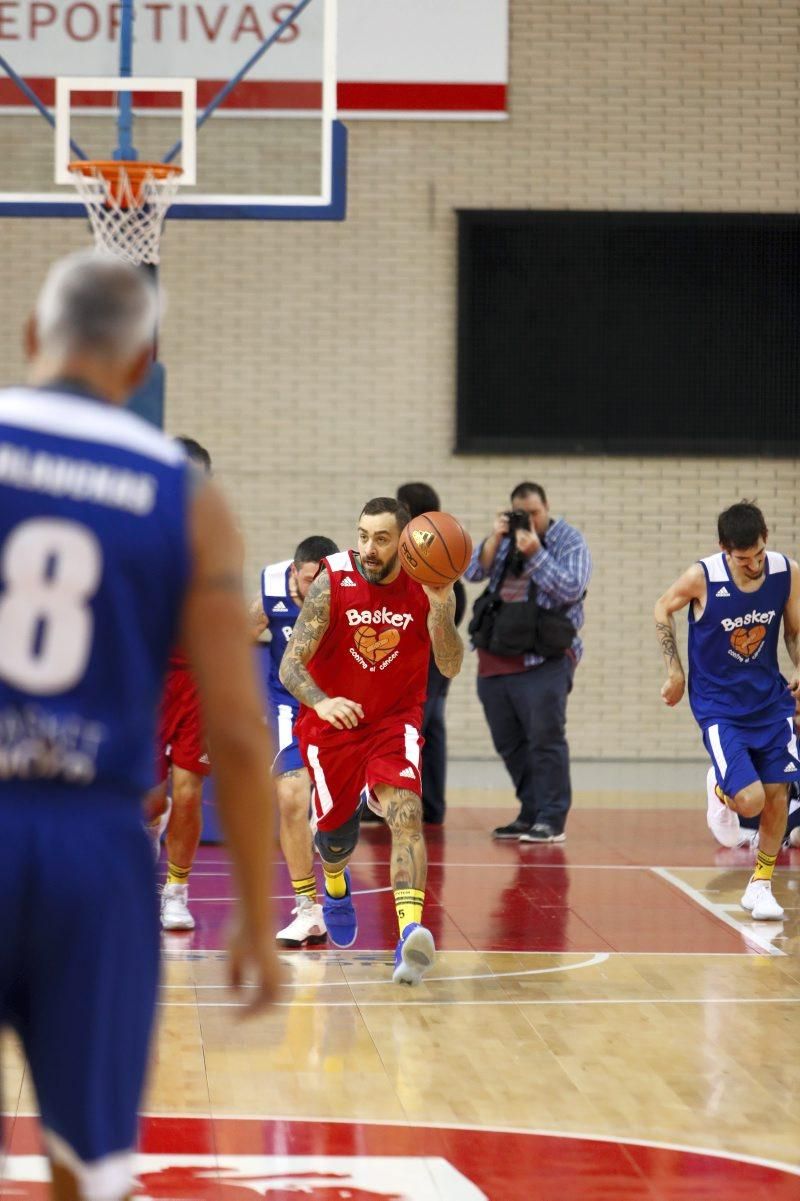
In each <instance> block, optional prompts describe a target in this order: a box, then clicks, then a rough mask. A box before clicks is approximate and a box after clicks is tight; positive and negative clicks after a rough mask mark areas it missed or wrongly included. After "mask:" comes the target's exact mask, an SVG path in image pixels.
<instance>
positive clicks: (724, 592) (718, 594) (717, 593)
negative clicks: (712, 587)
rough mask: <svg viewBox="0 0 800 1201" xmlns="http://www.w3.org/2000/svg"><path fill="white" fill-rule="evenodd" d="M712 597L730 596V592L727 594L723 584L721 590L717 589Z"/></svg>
mask: <svg viewBox="0 0 800 1201" xmlns="http://www.w3.org/2000/svg"><path fill="white" fill-rule="evenodd" d="M714 596H730V592H728V589H727V588H726V587H725V585H724V584H723V585H722V587H721V588H718V589H717V591H716V592H715V593H714Z"/></svg>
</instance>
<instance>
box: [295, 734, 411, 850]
mask: <svg viewBox="0 0 800 1201" xmlns="http://www.w3.org/2000/svg"><path fill="white" fill-rule="evenodd" d="M422 742H423V740H422V738H421V737H420V733H419V730H418V729H417V727H416V726H415V725H411V724H410V723H409V722H404V721H403V720H402V718H401V719H399V720H398V719H397V718H394V719H392V720H391V721H384V722H381V723H380V724H379V725H377V726H375V727H372V726H364V727H357V728H356V729H355V730H334V728H333V727H331V733H330V734H327V733H326V734H325V735H324V736H322V737H318V738H317V741H316V742H306V741H305V740H304V739H303V737H302V735H301V736H300V749H301V750H302V752H303V758H304V759H305V761H306V764H307V765H308V769H309V771H310V772H311V778H312V781H313V785H314V813H313V815H312V820H313V822H314V824H315V825H316V827H317V829H320V830H336V829H338V828H339V826H342V825H344V823H345V822H346V821H347V820H348V819H349V818H351V817H352V816H353V814H354V813H355V811H356V809H357V808H358V806H359V804H360V802H361V796H362V793H363V792H364V790H365V789H367V792H368V796H369V805H370V808H371V809H374V810H375V811H376V812H377V813H380V803H379V802H378V800H377V797H376V796H375V795H374V790H375V787H376V785H378V784H389V785H391V786H392V787H393V788H403V789H408V791H410V792H414V793H416V794H417V796H421V795H422V782H421V779H420V772H419V764H420V752H421V750H422Z"/></svg>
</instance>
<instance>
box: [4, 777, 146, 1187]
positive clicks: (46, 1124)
mask: <svg viewBox="0 0 800 1201" xmlns="http://www.w3.org/2000/svg"><path fill="white" fill-rule="evenodd" d="M0 913H2V915H3V937H2V938H0V1026H11V1027H13V1028H14V1029H15V1030H16V1031H17V1033H18V1034H19V1037H20V1040H21V1042H22V1045H23V1047H24V1050H25V1054H26V1056H27V1059H28V1063H29V1064H30V1069H31V1074H32V1076H33V1081H34V1084H35V1087H36V1093H37V1096H38V1100H39V1108H40V1112H41V1116H42V1127H43V1133H44V1137H45V1141H46V1143H47V1146H48V1150H49V1152H50V1154H51V1157H52V1158H53V1159H54V1160H56V1161H58V1162H61V1163H63V1164H64V1165H65V1166H66V1167H68V1168H69V1169H70V1170H72V1171H73V1172H74V1173H75V1174H76V1175H77V1176H78V1178H79V1180H80V1182H81V1186H82V1188H83V1190H84V1192H85V1195H86V1196H87V1197H90V1198H91V1197H94V1196H96V1195H102V1196H108V1195H119V1196H120V1197H121V1196H125V1195H126V1194H127V1191H128V1189H127V1187H126V1186H127V1183H128V1181H129V1180H130V1164H131V1160H130V1157H129V1153H130V1152H131V1151H132V1149H133V1147H134V1146H135V1143H136V1133H137V1110H138V1107H139V1102H140V1097H141V1092H142V1086H143V1081H144V1076H145V1069H146V1066H147V1059H148V1049H149V1045H150V1035H151V1030H152V1024H153V1015H154V1011H155V1002H156V988H157V984H158V960H159V928H158V905H157V897H156V889H155V874H154V866H153V857H152V852H151V850H150V845H149V842H148V839H147V836H146V834H145V833H144V830H143V828H142V824H141V820H140V814H139V806H138V804H137V803H136V802H135V801H132V800H131V799H130V798H127V799H124V800H122V799H120V798H118V797H112V796H109V797H108V798H95V799H92V800H91V802H89V801H87V799H86V798H82V797H81V796H80V794H79V793H77V792H76V796H75V798H74V799H73V798H72V797H71V796H66V797H65V795H64V793H63V792H61V791H60V792H59V794H58V795H57V796H45V795H44V794H33V793H32V791H31V790H30V789H25V790H20V792H18V793H16V795H15V790H14V789H13V788H12V787H10V786H8V785H5V786H3V787H2V788H1V789H0ZM104 1189H105V1190H107V1191H105V1192H104V1191H103V1190H104ZM117 1189H118V1192H117V1191H116V1190H117Z"/></svg>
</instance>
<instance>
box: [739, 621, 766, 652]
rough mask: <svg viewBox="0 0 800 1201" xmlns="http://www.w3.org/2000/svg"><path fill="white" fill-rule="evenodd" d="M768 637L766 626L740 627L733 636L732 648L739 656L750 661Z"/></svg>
mask: <svg viewBox="0 0 800 1201" xmlns="http://www.w3.org/2000/svg"><path fill="white" fill-rule="evenodd" d="M766 636H767V627H766V626H740V628H739V629H738V630H734V631H733V633H732V634H731V646H732V647H733V649H734V650H735V651H736V652H737V654H739V655H744V657H745V659H750V658H752V656H753V655H754V654H755V653H756V651H757V650H758V648H759V647H760V646H761V643H762V642H763V641H764V639H765V638H766Z"/></svg>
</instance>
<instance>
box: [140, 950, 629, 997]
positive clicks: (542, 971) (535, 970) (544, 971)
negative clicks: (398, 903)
mask: <svg viewBox="0 0 800 1201" xmlns="http://www.w3.org/2000/svg"><path fill="white" fill-rule="evenodd" d="M377 954H378V955H379V956H380V958H379V959H376V958H373V959H372V960H371V961H370V962H372V963H388V961H389V956H390V955H391V951H378V952H377ZM283 958H284V961H286V959H287V957H286V956H284V957H283ZM607 959H608V953H607V952H606V951H595V953H594V954H593V955H592V957H591V959H584V960H582V961H581V962H580V963H560V964H557V965H556V966H555V967H531V968H521V969H520V970H519V971H515V972H478V973H476V974H475V975H470V976H426V977H425V983H426V984H451V983H453V982H458V983H461V982H463V981H472V980H511V979H518V978H520V977H521V976H549V975H552V974H553V973H554V972H579V971H580V970H581V968H585V967H596V966H597V964H599V963H605V962H606V960H607ZM334 962H336V961H335V960H334ZM392 983H393V981H392V980H320V981H319V983H315V984H314V985H313V987H314V988H350V989H352V988H372V987H373V986H374V985H376V984H378V985H383V984H392ZM161 987H162V988H191V989H197V988H227V985H226V984H163V985H162V986H161ZM245 987H246V988H255V987H256V986H255V985H254V984H251V985H245ZM286 987H287V988H309V987H311V984H310V982H309V981H307V980H299V981H298V982H297V983H296V984H295V982H294V981H289V982H288V984H287V985H286Z"/></svg>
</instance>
